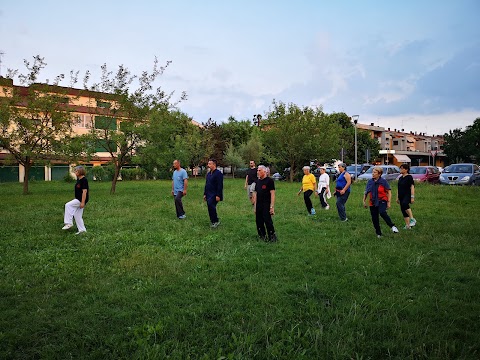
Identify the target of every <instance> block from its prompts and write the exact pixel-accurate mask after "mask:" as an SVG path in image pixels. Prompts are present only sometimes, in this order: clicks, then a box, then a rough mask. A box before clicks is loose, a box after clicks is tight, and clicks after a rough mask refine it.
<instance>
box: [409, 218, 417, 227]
mask: <svg viewBox="0 0 480 360" xmlns="http://www.w3.org/2000/svg"><path fill="white" fill-rule="evenodd" d="M415 225H417V220H415V219H414V218H411V219H410V227H412V226H415Z"/></svg>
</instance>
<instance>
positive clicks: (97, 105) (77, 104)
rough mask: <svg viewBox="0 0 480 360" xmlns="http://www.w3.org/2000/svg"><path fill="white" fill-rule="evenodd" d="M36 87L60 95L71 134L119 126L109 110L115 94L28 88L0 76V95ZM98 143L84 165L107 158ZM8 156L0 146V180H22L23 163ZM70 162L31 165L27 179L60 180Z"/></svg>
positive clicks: (96, 162)
mask: <svg viewBox="0 0 480 360" xmlns="http://www.w3.org/2000/svg"><path fill="white" fill-rule="evenodd" d="M40 86H41V87H42V91H47V92H48V93H52V94H56V95H61V97H62V102H63V103H64V104H65V106H66V107H67V108H68V109H69V110H70V111H71V119H72V132H73V135H82V134H86V133H88V132H89V131H91V128H92V127H94V128H98V129H103V128H105V127H108V128H109V129H112V130H115V129H117V128H118V126H120V121H121V120H120V118H119V117H115V118H113V117H112V116H111V111H110V110H109V109H110V108H111V107H112V106H114V105H115V97H114V96H113V95H111V94H106V93H101V92H96V91H90V90H81V89H74V88H67V87H61V86H54V85H44V84H32V85H30V86H29V87H24V86H17V85H14V84H13V80H12V79H7V78H3V77H0V97H8V96H11V93H12V91H14V90H15V91H16V92H17V93H18V94H20V95H21V96H22V95H25V96H26V94H27V93H28V92H29V91H31V90H35V87H40ZM45 86H46V87H45ZM19 106H22V104H19ZM101 145H102V144H101V143H99V144H97V147H96V149H95V150H96V153H95V155H94V156H93V158H92V160H91V161H90V162H89V163H88V164H86V166H87V167H90V166H95V165H102V164H105V163H108V162H109V161H110V160H111V156H110V153H108V152H106V151H105V149H104V148H103V147H102V146H101ZM8 155H9V154H8V151H7V150H6V149H3V148H1V147H0V182H2V181H3V182H4V181H20V182H23V179H24V174H25V172H24V168H23V166H22V165H19V164H12V163H11V162H10V161H8V158H9V156H8ZM70 165H71V164H66V163H65V162H62V161H61V160H55V159H53V160H51V161H49V164H48V165H45V166H34V167H33V168H31V170H30V174H29V178H30V179H32V180H46V181H49V180H61V179H63V177H64V176H65V174H66V173H67V172H68V170H69V168H70Z"/></svg>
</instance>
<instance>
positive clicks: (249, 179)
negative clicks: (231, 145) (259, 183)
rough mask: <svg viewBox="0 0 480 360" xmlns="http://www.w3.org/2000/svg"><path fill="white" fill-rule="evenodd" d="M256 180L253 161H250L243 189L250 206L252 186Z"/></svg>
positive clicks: (255, 169)
mask: <svg viewBox="0 0 480 360" xmlns="http://www.w3.org/2000/svg"><path fill="white" fill-rule="evenodd" d="M256 180H257V168H256V166H255V161H253V160H250V168H249V169H248V170H247V176H246V177H245V189H247V195H248V198H249V199H250V202H251V203H252V205H253V197H252V196H253V189H252V185H253V184H254V183H255V181H256Z"/></svg>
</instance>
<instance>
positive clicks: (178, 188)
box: [172, 160, 188, 219]
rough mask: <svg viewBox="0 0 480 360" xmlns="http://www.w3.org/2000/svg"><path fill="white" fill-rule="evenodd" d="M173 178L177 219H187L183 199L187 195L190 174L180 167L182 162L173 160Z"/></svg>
mask: <svg viewBox="0 0 480 360" xmlns="http://www.w3.org/2000/svg"><path fill="white" fill-rule="evenodd" d="M173 168H174V169H175V170H174V171H173V176H172V195H173V197H174V198H175V210H176V212H177V218H179V219H185V218H186V215H185V211H184V210H183V203H182V197H184V196H185V195H187V186H188V174H187V172H186V170H185V169H184V168H182V167H181V166H180V161H178V160H173Z"/></svg>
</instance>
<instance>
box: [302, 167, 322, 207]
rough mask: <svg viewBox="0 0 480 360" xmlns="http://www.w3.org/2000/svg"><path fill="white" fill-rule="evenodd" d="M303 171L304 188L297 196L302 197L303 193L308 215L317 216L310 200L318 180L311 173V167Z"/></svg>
mask: <svg viewBox="0 0 480 360" xmlns="http://www.w3.org/2000/svg"><path fill="white" fill-rule="evenodd" d="M302 170H303V178H302V187H301V188H300V190H299V191H298V194H297V195H300V194H301V193H302V191H303V201H305V206H306V207H307V211H308V215H315V209H314V208H313V204H312V200H310V196H312V194H313V192H314V191H315V188H316V184H317V179H315V175H313V174H311V173H310V166H304V167H303V168H302Z"/></svg>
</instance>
